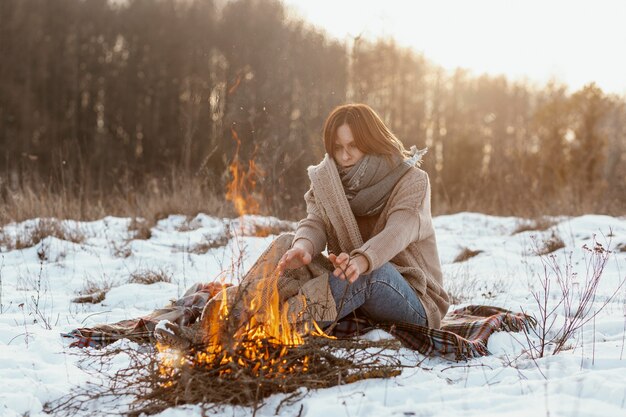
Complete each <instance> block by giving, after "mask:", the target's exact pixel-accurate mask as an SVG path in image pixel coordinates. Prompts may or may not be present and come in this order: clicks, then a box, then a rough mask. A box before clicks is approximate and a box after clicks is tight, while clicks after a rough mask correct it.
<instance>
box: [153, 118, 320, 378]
mask: <svg viewBox="0 0 626 417" xmlns="http://www.w3.org/2000/svg"><path fill="white" fill-rule="evenodd" d="M231 133H232V137H233V139H234V140H235V142H236V145H237V146H236V150H235V156H234V157H233V161H232V163H231V164H230V166H229V172H230V174H231V177H232V180H231V182H230V183H229V184H228V185H227V191H226V199H227V200H229V201H231V202H232V203H233V205H234V207H235V210H236V211H237V213H238V214H239V216H240V219H241V220H243V216H244V215H245V214H256V213H258V212H259V206H260V204H259V199H258V198H257V197H256V195H255V187H256V185H257V179H258V177H259V176H260V175H262V171H261V170H260V169H259V168H258V166H257V165H256V164H255V163H254V160H253V159H254V158H252V160H250V161H249V163H248V165H247V169H246V167H245V165H244V164H242V163H241V162H240V158H239V151H240V147H241V140H240V139H239V136H238V134H237V132H236V131H235V129H234V128H232V129H231ZM270 268H271V267H270V266H267V265H266V267H265V270H264V271H263V274H262V277H263V278H262V279H260V280H259V281H258V282H255V283H254V285H248V286H246V288H243V286H239V287H230V288H227V287H226V286H225V285H224V286H223V287H222V290H221V294H220V295H219V296H217V297H215V298H214V299H213V300H212V301H211V303H212V304H210V307H212V308H208V310H209V313H207V312H206V311H205V313H204V314H205V316H206V317H204V318H203V332H204V337H205V339H204V342H205V345H204V347H203V348H201V349H199V348H198V349H192V351H191V352H183V353H181V352H176V351H172V350H170V349H166V348H164V347H163V346H159V352H160V355H161V360H160V369H159V371H160V374H161V376H162V377H163V383H162V386H163V387H165V388H167V387H169V386H170V385H169V384H172V383H173V382H172V380H173V379H174V380H175V376H176V375H177V374H180V373H181V372H182V370H183V369H185V367H193V368H195V369H197V368H198V367H202V369H205V370H209V371H210V372H211V373H212V374H213V375H215V376H218V377H223V378H229V377H231V378H236V377H237V375H240V374H241V372H245V373H246V374H247V375H249V376H253V377H263V378H284V377H285V375H287V374H290V373H294V372H307V371H308V370H309V362H310V359H309V358H308V357H307V356H306V355H289V352H290V350H291V349H294V348H297V347H298V346H301V345H303V344H304V337H305V335H307V334H311V335H320V336H325V337H328V336H326V335H325V334H324V332H323V331H322V330H321V329H320V328H319V327H318V326H317V324H316V323H315V322H314V321H313V320H310V321H308V320H305V317H304V310H303V309H302V308H295V309H294V308H292V310H299V311H290V307H289V305H288V303H286V302H283V301H284V300H281V299H280V295H279V290H278V286H277V283H278V278H279V275H280V273H279V272H278V271H277V270H271V269H270ZM235 290H238V291H239V292H238V293H236V294H235ZM220 300H221V301H220ZM301 301H302V302H304V300H301ZM242 307H243V308H242ZM309 322H310V323H312V324H311V325H310V326H309V324H308V323H309ZM296 323H299V324H296ZM213 371H214V372H213Z"/></svg>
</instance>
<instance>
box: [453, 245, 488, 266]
mask: <svg viewBox="0 0 626 417" xmlns="http://www.w3.org/2000/svg"><path fill="white" fill-rule="evenodd" d="M479 253H483V251H482V250H471V249H469V248H463V250H461V253H459V254H458V255H457V256H456V258H454V261H452V262H453V263H457V262H464V261H467V260H468V259H470V258H473V257H474V256H476V255H478V254H479Z"/></svg>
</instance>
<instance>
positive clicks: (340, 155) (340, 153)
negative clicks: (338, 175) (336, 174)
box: [333, 124, 365, 168]
mask: <svg viewBox="0 0 626 417" xmlns="http://www.w3.org/2000/svg"><path fill="white" fill-rule="evenodd" d="M364 156H365V154H364V153H363V152H361V150H360V149H359V148H357V147H356V143H355V142H354V137H353V136H352V131H351V130H350V126H348V125H346V124H344V125H341V126H339V128H338V129H337V139H336V140H335V150H334V155H333V158H335V162H337V164H338V165H339V166H340V167H342V168H349V167H351V166H352V165H354V164H356V163H357V162H359V160H360V159H361V158H363V157H364Z"/></svg>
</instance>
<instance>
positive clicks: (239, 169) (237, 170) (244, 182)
mask: <svg viewBox="0 0 626 417" xmlns="http://www.w3.org/2000/svg"><path fill="white" fill-rule="evenodd" d="M230 130H231V134H232V137H233V139H234V140H235V142H236V144H237V146H236V148H235V156H234V157H233V161H232V162H231V164H230V166H229V167H228V171H229V172H230V175H231V177H232V180H231V182H230V183H228V185H227V186H226V200H228V201H231V202H232V203H233V204H234V206H235V210H236V211H237V214H239V216H243V215H244V214H257V213H258V212H259V207H260V204H259V200H258V198H257V197H256V196H255V189H256V184H257V179H258V178H259V177H261V176H262V175H263V171H262V170H261V169H260V168H259V167H258V166H257V165H256V164H255V162H254V155H253V157H252V159H250V161H248V168H247V170H245V169H244V166H243V164H242V163H241V162H240V160H239V150H240V148H241V140H240V139H239V135H238V134H237V131H236V130H235V128H234V127H231V129H230Z"/></svg>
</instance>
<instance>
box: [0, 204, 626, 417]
mask: <svg viewBox="0 0 626 417" xmlns="http://www.w3.org/2000/svg"><path fill="white" fill-rule="evenodd" d="M39 220H40V219H32V220H28V221H25V222H22V223H18V224H10V225H6V226H5V227H4V229H3V233H4V236H5V239H4V243H0V381H1V382H0V416H3V417H5V416H6V417H13V416H23V415H29V416H39V415H43V414H44V412H43V406H44V404H45V403H46V402H48V401H52V400H54V399H57V398H59V397H60V396H62V395H63V394H66V393H68V392H70V390H71V388H72V386H74V385H76V384H81V383H85V381H87V380H88V378H89V376H88V375H87V374H85V373H84V372H83V371H82V370H81V369H79V368H78V366H77V364H78V361H79V359H80V355H77V354H76V353H77V352H80V351H79V350H77V349H70V348H69V347H68V346H67V341H64V340H62V339H61V338H60V337H59V334H60V333H62V332H68V331H70V330H72V329H74V328H76V327H86V326H91V325H94V324H97V323H102V322H109V323H110V322H115V321H118V320H122V319H128V318H132V317H137V316H140V315H144V314H146V313H148V312H149V311H151V310H152V309H154V308H157V307H160V306H163V305H164V304H166V303H167V302H169V300H171V299H174V298H177V297H179V296H181V295H182V294H183V293H184V291H185V290H186V288H188V287H189V286H190V285H192V284H193V283H195V282H199V281H203V282H207V281H213V280H220V279H221V280H225V281H226V282H236V281H237V279H238V278H237V277H238V276H240V275H241V273H242V272H243V271H245V270H247V269H248V268H249V267H250V266H251V265H252V263H253V262H254V261H255V260H256V258H257V257H258V256H259V255H260V254H261V253H262V251H263V250H264V249H265V248H266V247H267V245H268V244H269V243H270V242H271V241H272V239H273V238H274V237H275V236H273V235H270V236H267V237H254V236H253V235H254V231H255V230H256V228H257V227H268V226H272V225H276V224H281V225H282V226H283V227H285V225H287V226H289V224H288V223H286V222H280V221H279V220H277V219H274V218H269V217H259V216H246V217H243V218H239V219H220V218H215V217H211V216H208V215H203V214H200V215H198V216H196V217H195V218H193V219H189V218H186V217H184V216H174V215H172V216H169V217H168V218H165V219H162V220H160V221H159V222H158V223H157V224H156V225H155V226H154V227H153V228H152V229H151V237H150V238H149V239H147V240H139V239H133V232H132V231H129V230H128V228H129V224H130V223H131V220H130V219H126V218H115V217H105V218H103V219H101V220H98V221H93V222H75V221H63V222H62V224H63V225H64V226H65V227H66V228H67V229H68V230H74V231H79V232H80V234H82V235H83V236H84V237H85V239H84V240H83V241H82V242H80V243H72V242H69V241H66V240H63V239H61V238H59V237H52V236H49V237H46V238H44V239H43V240H41V241H40V242H38V243H37V244H36V245H34V246H32V247H27V248H23V249H20V250H18V249H11V248H10V247H8V246H7V239H8V240H9V241H10V240H15V239H17V238H18V237H20V236H26V235H27V234H28V233H29V232H28V231H29V230H33V228H35V227H36V226H37V224H38V222H39ZM552 220H553V221H554V225H553V226H552V227H550V228H549V229H547V230H544V231H538V230H531V231H525V232H520V233H514V232H515V231H516V229H517V228H518V226H519V225H520V223H522V220H521V219H517V218H513V217H494V216H487V215H483V214H478V213H458V214H454V215H447V216H439V217H436V218H435V219H434V224H435V228H436V231H437V241H438V246H439V250H440V257H441V261H442V264H443V270H444V275H445V284H446V287H447V288H449V289H450V293H451V294H453V295H455V296H456V297H458V302H459V304H458V305H453V306H452V307H451V308H456V307H459V306H461V305H467V304H489V305H495V306H499V307H504V308H507V309H511V310H515V311H520V310H522V309H523V310H524V311H526V312H528V313H531V314H534V315H535V316H538V315H539V308H538V306H537V303H536V302H535V300H534V299H533V297H532V295H531V291H537V290H538V289H539V288H540V287H539V279H540V277H541V276H542V274H543V273H544V272H543V271H544V264H543V263H542V262H541V259H540V258H539V257H538V256H537V255H536V254H535V253H534V251H533V248H534V247H536V246H537V244H541V242H543V241H545V240H546V239H548V238H550V236H552V235H553V234H557V235H558V236H559V237H560V238H561V239H562V240H563V242H564V244H565V247H564V248H562V249H559V250H557V251H556V252H554V253H552V254H550V255H553V256H554V259H555V261H556V262H557V263H558V264H559V265H563V266H564V265H565V263H566V262H567V261H568V259H571V263H572V267H573V268H574V270H575V271H576V272H577V274H578V275H577V279H578V280H583V279H584V277H585V276H586V274H587V268H588V266H587V265H588V262H589V260H590V256H591V255H590V252H589V251H587V250H585V249H584V248H583V245H585V244H586V245H587V246H588V247H593V244H594V238H595V240H596V241H598V242H600V243H602V244H603V246H604V247H605V248H608V249H613V248H617V247H624V246H626V219H625V218H623V217H622V218H616V217H609V216H600V215H585V216H580V217H575V218H565V217H560V218H554V219H552ZM291 226H293V224H291ZM220 236H230V238H229V240H228V244H227V245H226V246H222V247H217V248H213V249H209V250H208V251H207V252H206V253H200V252H199V253H193V252H192V251H191V249H192V248H194V247H195V246H196V245H198V244H201V243H202V242H206V241H207V240H211V239H217V238H219V237H220ZM0 242H2V241H0ZM620 245H621V246H620ZM464 248H469V249H471V250H480V251H482V252H481V253H479V254H478V255H476V256H474V257H472V258H470V259H468V260H466V261H464V262H459V263H453V260H454V259H455V257H456V256H457V255H458V254H459V253H460V252H461V251H462V250H463V249H464ZM550 255H548V257H549V256H550ZM570 257H571V258H570ZM240 258H241V260H242V265H240V267H239V268H238V269H236V270H233V267H236V266H237V260H238V259H240ZM142 271H143V272H145V271H158V272H160V273H162V274H165V275H167V276H169V277H170V278H171V280H170V282H158V283H155V284H151V285H143V284H137V283H129V277H130V276H131V275H132V274H133V273H138V272H142ZM624 279H626V252H623V251H620V250H619V249H617V250H615V251H614V253H612V254H611V257H610V258H609V261H608V262H607V264H606V267H605V269H604V273H603V276H602V280H601V282H600V286H599V289H598V295H597V297H596V300H595V303H594V304H593V305H592V311H597V310H598V309H599V308H600V307H601V306H602V305H603V304H604V303H606V306H605V308H604V309H603V310H602V311H601V312H599V313H598V314H597V316H596V317H595V319H593V320H590V321H589V322H587V324H585V325H584V326H583V328H582V329H581V331H579V332H576V333H575V334H574V336H573V337H572V338H571V340H568V346H567V348H566V349H565V350H564V351H562V352H561V353H559V354H557V355H550V354H548V355H546V356H545V357H542V358H532V357H530V356H529V354H528V340H527V339H526V337H525V336H524V335H523V334H519V333H497V334H494V335H493V336H492V337H491V339H490V341H489V346H488V348H489V350H490V352H491V353H492V355H491V356H487V357H484V358H479V359H474V360H471V361H468V362H459V363H457V362H451V361H447V360H443V359H441V358H424V357H423V356H422V355H420V354H419V353H416V352H413V351H410V350H407V349H402V350H400V351H399V353H398V355H399V357H400V359H401V360H402V362H403V363H404V364H405V365H409V366H408V367H407V368H405V369H404V370H403V371H402V374H401V375H399V376H397V377H395V378H390V379H385V380H380V379H370V380H364V381H360V382H356V383H353V384H348V385H343V386H337V387H333V388H328V389H323V390H317V391H314V392H309V393H308V394H307V395H306V396H304V398H303V399H301V400H300V401H299V402H298V403H297V404H294V405H291V406H284V407H282V408H281V409H280V411H279V414H278V415H281V416H292V415H298V414H300V415H302V416H307V417H314V416H319V417H328V416H329V415H333V416H342V415H345V416H350V417H354V416H481V417H485V416H534V415H539V414H541V415H548V414H549V415H550V416H603V417H604V416H607V415H608V416H619V415H624V416H626V408H625V407H626V369H625V368H626V358H625V355H624V350H625V344H626V335H625V333H624V330H625V328H626V286H622V287H621V289H619V290H618V291H617V293H616V290H617V288H618V286H619V284H620V282H623V280H624ZM88 283H91V285H96V286H100V287H103V286H110V287H111V289H110V290H109V291H108V293H107V294H106V298H104V300H103V301H102V302H100V303H98V304H76V303H72V302H71V300H72V299H73V298H74V297H76V295H77V294H78V293H80V292H81V291H83V290H84V289H85V287H86V286H87V285H88ZM552 291H556V285H555V286H554V287H553V289H552ZM554 294H555V295H556V292H555V293H554ZM557 301H558V297H555V296H553V298H551V299H550V302H551V303H556V302H557ZM607 301H608V302H607ZM558 313H559V317H558V318H557V323H561V322H562V321H563V320H564V317H563V316H562V313H563V311H562V309H559V310H558ZM366 337H367V338H368V339H370V340H380V339H382V338H387V337H389V335H388V334H386V333H384V332H381V331H377V332H372V333H370V334H368V335H366ZM531 340H532V341H535V342H536V338H534V339H533V338H531ZM117 343H130V342H126V341H120V342H117ZM119 363H120V366H122V364H123V363H124V360H123V358H120V361H119ZM282 398H284V397H283V396H280V395H276V396H273V397H271V398H269V399H268V401H267V404H266V405H265V406H264V407H262V408H261V409H260V410H257V413H256V414H257V415H258V416H270V415H274V414H275V410H276V407H277V406H278V404H279V403H280V401H281V399H282ZM122 405H123V404H121V403H120V407H122ZM200 413H201V410H200V408H199V407H197V406H185V407H176V408H171V409H168V410H166V411H164V412H162V413H161V414H159V416H161V417H177V416H183V415H184V416H190V415H192V416H193V415H200ZM222 414H223V415H228V416H233V415H237V416H239V415H241V416H250V415H252V410H250V409H246V408H241V407H225V408H224V409H223V411H222Z"/></svg>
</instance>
